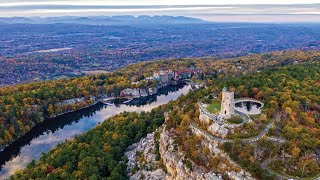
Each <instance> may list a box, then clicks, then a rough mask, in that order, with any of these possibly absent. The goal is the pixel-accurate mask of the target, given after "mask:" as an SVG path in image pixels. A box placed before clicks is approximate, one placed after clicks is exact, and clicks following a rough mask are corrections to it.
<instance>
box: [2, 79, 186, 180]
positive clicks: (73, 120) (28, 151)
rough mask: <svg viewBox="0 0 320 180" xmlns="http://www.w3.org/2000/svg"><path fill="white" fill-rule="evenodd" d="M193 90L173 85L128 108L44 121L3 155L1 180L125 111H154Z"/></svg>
mask: <svg viewBox="0 0 320 180" xmlns="http://www.w3.org/2000/svg"><path fill="white" fill-rule="evenodd" d="M190 89H191V88H190V86H189V85H179V86H169V87H167V88H163V89H161V90H160V91H159V92H158V94H157V95H154V96H151V97H145V98H141V99H136V100H134V101H132V102H130V104H128V105H125V104H121V103H120V102H115V104H116V105H115V106H105V105H103V104H101V103H99V104H97V105H95V106H92V107H89V108H87V109H84V110H80V111H77V112H74V113H70V114H66V115H63V116H60V117H57V118H52V119H50V120H48V121H44V122H43V123H41V124H39V125H37V126H35V128H32V129H31V130H30V131H29V132H28V133H27V134H26V135H25V136H23V137H22V138H20V139H18V140H17V141H15V142H14V143H12V144H11V145H10V146H8V147H7V148H5V149H4V150H3V151H2V152H0V165H1V171H0V178H1V179H2V178H8V177H9V176H10V175H12V174H13V173H14V172H15V171H16V170H18V169H22V168H24V167H25V166H26V165H27V164H28V163H29V162H30V161H31V160H37V159H38V158H39V157H40V155H41V153H43V152H48V151H49V150H50V149H51V148H53V147H54V146H56V145H57V144H58V143H59V142H63V141H64V140H65V139H68V138H71V137H73V136H75V135H76V134H82V133H84V132H86V131H88V130H89V129H91V128H93V127H95V126H96V125H97V124H98V123H99V122H102V121H104V120H105V119H106V118H108V117H111V116H113V115H116V114H118V113H121V112H124V111H127V112H141V111H150V110H152V109H153V108H155V107H158V106H159V105H162V104H166V103H168V102H169V101H171V100H175V99H177V98H178V97H179V96H180V95H181V94H187V93H188V92H189V90H190Z"/></svg>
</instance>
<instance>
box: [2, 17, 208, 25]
mask: <svg viewBox="0 0 320 180" xmlns="http://www.w3.org/2000/svg"><path fill="white" fill-rule="evenodd" d="M0 23H4V24H57V23H68V24H88V25H126V24H204V23H208V22H207V21H204V20H202V19H199V18H193V17H186V16H166V15H163V16H158V15H156V16H148V15H141V16H132V15H122V16H53V17H39V16H33V17H20V16H17V17H0Z"/></svg>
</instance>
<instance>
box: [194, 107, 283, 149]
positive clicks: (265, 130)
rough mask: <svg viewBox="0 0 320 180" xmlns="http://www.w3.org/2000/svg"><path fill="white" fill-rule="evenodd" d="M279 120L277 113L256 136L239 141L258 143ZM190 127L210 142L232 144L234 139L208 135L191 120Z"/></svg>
mask: <svg viewBox="0 0 320 180" xmlns="http://www.w3.org/2000/svg"><path fill="white" fill-rule="evenodd" d="M279 118H280V114H279V113H277V114H276V116H275V117H274V118H272V120H271V122H270V123H269V124H268V126H267V127H266V128H265V129H264V130H263V131H261V132H260V133H259V134H258V135H256V136H253V137H250V138H244V139H240V141H242V142H248V143H252V142H255V141H258V140H259V139H261V138H262V137H263V136H265V135H266V134H267V133H268V131H269V130H270V128H271V127H272V126H273V125H274V122H275V121H277V120H278V119H279ZM190 125H191V127H192V128H193V129H194V130H196V131H198V132H201V134H203V135H205V136H206V137H207V138H210V140H212V141H214V142H234V141H235V140H234V139H226V138H218V137H214V136H213V135H212V134H210V133H208V132H207V131H205V130H203V129H201V128H199V127H198V126H197V125H196V124H195V123H194V122H193V121H192V120H191V121H190Z"/></svg>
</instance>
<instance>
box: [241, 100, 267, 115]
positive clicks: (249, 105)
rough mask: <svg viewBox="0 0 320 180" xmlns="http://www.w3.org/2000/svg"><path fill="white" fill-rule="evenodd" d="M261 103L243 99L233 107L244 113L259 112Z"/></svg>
mask: <svg viewBox="0 0 320 180" xmlns="http://www.w3.org/2000/svg"><path fill="white" fill-rule="evenodd" d="M261 107H262V104H260V103H258V102H253V101H243V102H238V103H236V104H235V109H236V110H237V111H240V112H242V113H245V114H260V113H261Z"/></svg>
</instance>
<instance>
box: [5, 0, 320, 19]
mask: <svg viewBox="0 0 320 180" xmlns="http://www.w3.org/2000/svg"><path fill="white" fill-rule="evenodd" d="M100 15H105V16H116V15H134V16H139V15H151V16H152V15H169V16H187V17H195V18H201V19H204V20H207V21H214V22H320V2H319V0H304V1H302V0H291V1H288V0H278V1H276V0H259V1H254V0H228V1H222V0H216V1H212V0H203V1H199V0H197V1H196V0H189V1H186V0H149V1H147V0H109V1H101V0H100V1H99V0H93V1H88V0H80V1H75V0H65V1H57V0H42V1H40V0H26V1H22V0H10V1H9V0H0V16H1V17H14V16H22V17H30V16H42V17H48V16H100Z"/></svg>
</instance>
